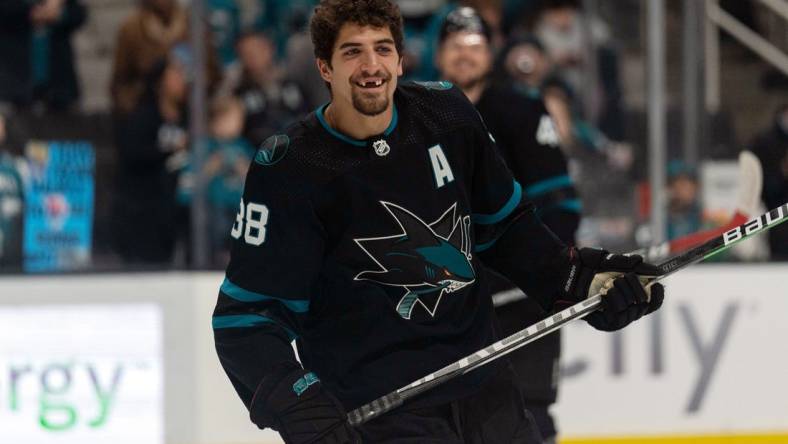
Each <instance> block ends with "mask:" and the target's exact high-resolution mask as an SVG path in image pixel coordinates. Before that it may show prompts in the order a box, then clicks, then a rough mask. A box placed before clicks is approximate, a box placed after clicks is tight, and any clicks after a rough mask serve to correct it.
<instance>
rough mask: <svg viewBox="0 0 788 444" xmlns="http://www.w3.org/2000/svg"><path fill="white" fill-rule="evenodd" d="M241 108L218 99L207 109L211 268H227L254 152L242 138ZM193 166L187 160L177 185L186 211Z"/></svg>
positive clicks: (205, 175) (228, 98)
mask: <svg viewBox="0 0 788 444" xmlns="http://www.w3.org/2000/svg"><path fill="white" fill-rule="evenodd" d="M243 127H244V107H243V104H242V103H241V101H240V100H238V99H237V98H236V97H233V96H221V97H218V98H217V99H215V100H214V101H213V103H212V104H211V107H210V123H209V130H210V134H209V136H208V138H207V139H206V151H207V159H206V161H205V163H204V164H203V167H202V176H203V178H204V179H205V181H206V194H207V203H208V208H209V210H208V212H209V214H211V218H210V220H209V221H208V222H209V227H208V229H209V230H210V233H211V247H212V248H211V256H212V262H213V265H214V266H216V267H226V266H227V260H228V259H229V257H230V256H229V246H230V240H231V239H230V237H229V236H228V235H227V234H228V233H229V232H230V229H231V228H232V226H233V223H234V221H235V217H236V214H237V213H238V203H239V202H240V201H241V196H242V194H243V187H244V181H245V179H246V172H247V171H248V170H249V163H250V162H251V160H252V156H254V153H255V148H254V147H253V146H252V145H251V144H250V143H249V142H247V141H246V139H244V138H243V137H242V130H243ZM195 183H196V177H194V162H193V161H192V160H191V159H190V161H189V164H188V166H186V168H184V170H183V172H182V173H181V175H180V178H179V181H178V203H179V204H180V205H183V206H184V207H188V206H190V205H191V203H192V196H193V193H194V185H195Z"/></svg>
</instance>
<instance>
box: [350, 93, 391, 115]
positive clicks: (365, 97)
mask: <svg viewBox="0 0 788 444" xmlns="http://www.w3.org/2000/svg"><path fill="white" fill-rule="evenodd" d="M351 96H352V99H353V108H355V109H356V111H358V112H360V113H361V114H364V115H365V116H377V115H378V114H380V113H382V112H384V111H386V109H388V107H389V97H388V95H387V94H386V93H383V94H368V93H365V92H364V91H358V90H356V89H355V88H354V89H353V93H352V94H351Z"/></svg>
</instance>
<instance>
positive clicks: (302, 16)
mask: <svg viewBox="0 0 788 444" xmlns="http://www.w3.org/2000/svg"><path fill="white" fill-rule="evenodd" d="M317 3H318V2H317V0H257V5H258V8H257V16H256V17H255V18H254V20H253V28H254V29H255V30H256V31H260V32H264V33H266V34H267V35H269V36H270V37H271V41H272V42H273V43H274V49H275V51H276V56H277V58H281V57H283V56H284V54H285V48H286V47H287V41H288V39H289V38H290V36H291V35H293V34H297V33H299V32H302V31H304V30H305V29H306V25H307V22H308V21H309V16H310V15H311V14H312V10H313V9H314V8H315V6H316V5H317ZM313 62H314V58H313Z"/></svg>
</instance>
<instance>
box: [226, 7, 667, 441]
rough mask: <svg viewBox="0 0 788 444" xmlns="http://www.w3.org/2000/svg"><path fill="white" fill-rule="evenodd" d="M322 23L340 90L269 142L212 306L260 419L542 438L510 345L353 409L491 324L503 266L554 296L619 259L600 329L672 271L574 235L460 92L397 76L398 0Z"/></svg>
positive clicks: (378, 431) (319, 433) (321, 432)
mask: <svg viewBox="0 0 788 444" xmlns="http://www.w3.org/2000/svg"><path fill="white" fill-rule="evenodd" d="M310 31H311V34H312V41H313V43H314V45H315V56H316V59H317V67H318V69H319V71H320V74H321V76H322V78H323V79H324V80H325V82H326V83H327V85H328V87H329V88H330V90H331V102H330V103H328V104H326V105H323V106H321V107H320V108H318V109H317V110H316V111H315V112H314V113H312V114H310V115H308V116H307V117H306V118H305V119H304V120H302V121H301V122H299V123H298V124H296V125H294V126H292V127H290V128H289V129H287V130H286V131H285V132H284V133H283V134H279V135H276V136H272V137H271V138H270V139H268V140H267V141H266V142H264V143H263V145H262V146H261V147H260V149H259V150H258V151H257V154H256V156H255V160H254V161H253V162H252V166H251V168H250V170H249V174H248V177H247V180H246V186H245V190H244V195H243V199H242V201H241V202H240V204H239V212H238V216H237V219H236V223H235V225H234V226H233V228H232V231H231V233H230V234H231V236H232V237H233V238H234V243H233V247H232V253H231V259H230V264H229V266H228V268H227V273H226V278H225V281H224V282H223V283H222V286H221V289H220V293H219V298H218V301H217V305H216V309H215V311H214V317H213V328H214V337H215V342H216V348H217V352H218V355H219V359H220V361H221V363H222V365H223V367H224V369H225V371H226V373H227V375H228V377H229V379H230V381H231V382H232V384H233V385H234V387H235V389H236V391H237V392H238V395H239V396H240V397H241V399H242V401H243V402H244V404H245V405H246V407H247V408H248V409H249V413H250V419H251V420H252V422H253V423H254V424H256V425H257V426H258V427H260V428H266V427H270V428H273V429H275V430H277V431H278V432H279V434H280V435H281V436H282V438H283V439H284V440H285V442H287V443H314V442H320V443H326V442H327V443H346V442H360V441H363V442H374V443H386V442H389V443H391V442H397V443H423V442H434V443H481V442H488V443H490V442H494V443H538V442H540V438H539V436H538V431H537V430H536V428H535V426H534V425H533V423H532V421H530V420H529V417H528V416H527V415H525V409H524V405H523V403H522V399H521V397H520V393H519V391H518V390H516V388H515V385H514V375H513V373H512V371H511V367H510V366H508V365H507V364H506V363H505V361H503V360H499V361H495V362H493V363H491V364H490V365H488V366H485V367H482V368H480V369H478V370H476V371H473V372H470V373H468V374H466V375H464V376H462V377H459V378H456V379H454V380H452V381H449V382H446V383H445V384H443V385H442V386H440V387H438V388H436V389H434V390H431V391H428V392H425V393H424V394H422V395H421V396H419V397H418V398H416V399H414V400H412V402H409V403H407V404H406V405H404V406H401V407H400V408H398V409H396V410H394V411H391V412H389V413H387V414H385V415H382V416H381V417H379V418H376V419H374V420H372V421H370V422H368V423H366V424H364V425H362V426H360V427H358V428H353V427H351V426H350V425H348V423H347V416H346V413H345V412H347V411H349V410H351V409H354V408H357V407H359V406H360V405H362V404H364V403H367V402H369V401H371V400H373V399H375V398H377V397H379V396H381V395H384V394H386V393H389V392H391V391H392V390H395V389H396V388H398V387H401V386H403V385H405V384H407V383H410V382H411V381H413V380H415V379H417V378H420V377H422V376H424V375H425V374H427V373H430V372H433V371H435V370H437V369H438V368H440V367H443V366H444V365H446V364H448V363H451V362H453V361H456V360H457V359H459V358H461V357H463V356H466V355H468V354H470V353H472V352H475V351H476V350H478V349H480V348H482V347H484V346H486V345H488V344H490V343H492V342H493V341H495V340H496V338H497V337H498V335H497V333H496V329H495V327H494V321H493V316H494V313H493V306H492V302H491V298H490V289H489V269H494V270H496V271H497V272H499V273H501V274H502V275H504V276H506V277H507V278H508V279H510V280H511V281H512V282H514V283H515V284H517V286H518V287H520V288H523V289H524V290H525V291H526V293H528V294H531V295H535V297H536V298H537V300H538V301H539V303H540V304H541V305H542V306H543V307H544V309H545V310H548V311H549V310H553V309H554V307H559V308H560V307H562V306H566V304H572V303H574V302H577V301H581V300H583V299H585V298H587V297H588V295H589V293H590V292H591V293H594V292H598V291H599V290H600V289H601V288H602V285H603V284H604V283H606V282H609V279H610V275H609V274H607V272H614V273H616V274H615V276H617V278H616V279H615V280H614V281H612V282H613V285H612V288H611V289H610V290H609V291H607V293H606V296H605V298H604V304H603V309H602V310H600V311H598V312H596V313H593V314H592V315H590V316H589V317H588V318H587V319H589V322H590V323H591V324H592V325H594V326H596V327H598V328H602V329H605V330H612V329H617V328H622V327H624V326H625V325H627V324H629V323H630V322H632V321H634V320H635V319H638V318H640V317H641V316H643V315H644V314H646V313H649V312H651V311H653V310H656V309H657V308H658V307H659V306H660V304H661V302H662V299H663V289H662V287H660V286H659V285H654V286H653V287H651V289H650V292H649V291H647V290H645V289H644V288H643V287H642V285H641V284H640V280H639V279H638V276H637V274H645V275H649V274H654V273H656V272H657V269H656V268H655V267H653V266H651V265H648V264H645V263H643V262H642V260H641V258H639V257H626V256H619V255H611V254H608V253H607V252H605V251H602V250H592V249H583V250H579V251H578V250H576V249H574V248H569V247H567V246H565V245H564V244H563V243H562V242H560V241H559V240H558V239H557V238H556V237H555V235H553V234H552V233H551V232H550V231H549V230H548V229H547V228H546V227H545V226H544V225H543V224H542V223H541V221H540V220H539V219H538V217H537V216H536V214H535V208H534V206H533V204H531V203H530V202H529V201H528V200H527V199H525V198H524V195H523V191H522V188H521V186H520V184H518V183H517V182H516V181H515V180H514V178H513V177H512V174H511V172H510V171H509V169H508V168H507V167H506V165H505V163H504V162H503V160H502V159H501V157H500V156H499V155H498V153H497V149H496V148H495V145H494V143H493V141H492V139H491V138H490V136H489V134H488V132H487V129H486V128H485V127H484V124H483V123H482V120H481V119H480V118H479V116H478V114H477V112H476V110H475V109H474V108H473V105H472V104H471V103H470V102H468V100H467V99H466V98H465V96H464V95H463V94H462V92H461V91H460V90H458V89H457V88H454V87H452V86H451V85H450V84H449V83H446V82H437V83H428V84H400V85H398V82H397V77H398V76H399V75H401V73H402V58H401V54H402V52H401V51H402V19H401V16H400V14H399V11H398V9H397V7H396V6H395V5H394V4H393V3H391V2H389V1H388V0H324V1H322V2H321V3H320V5H319V6H318V7H317V8H316V9H315V13H314V15H313V17H312V20H311V23H310ZM600 273H604V274H600ZM292 340H295V341H296V345H297V347H298V352H299V353H298V354H299V357H300V362H299V361H297V360H296V357H295V355H294V353H293V350H292V348H291V346H290V342H291V341H292Z"/></svg>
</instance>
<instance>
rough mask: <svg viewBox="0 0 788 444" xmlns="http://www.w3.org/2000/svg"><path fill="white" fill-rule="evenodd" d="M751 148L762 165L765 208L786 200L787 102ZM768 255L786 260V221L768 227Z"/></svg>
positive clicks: (787, 242)
mask: <svg viewBox="0 0 788 444" xmlns="http://www.w3.org/2000/svg"><path fill="white" fill-rule="evenodd" d="M752 151H753V152H754V153H755V155H756V156H758V159H760V161H761V165H763V192H762V194H761V196H762V199H763V203H764V204H765V205H766V207H767V208H768V209H772V208H776V207H779V206H780V205H784V204H785V203H786V202H788V104H786V105H783V106H782V107H781V108H780V110H779V111H778V112H777V114H776V115H775V119H774V124H773V125H772V127H771V128H770V129H767V130H765V131H763V132H762V133H761V134H759V135H758V136H757V137H756V138H755V140H754V141H753V143H752ZM769 246H770V248H771V255H772V259H774V260H780V261H786V260H788V225H786V224H783V225H781V226H779V227H776V228H774V229H772V230H770V231H769Z"/></svg>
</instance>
